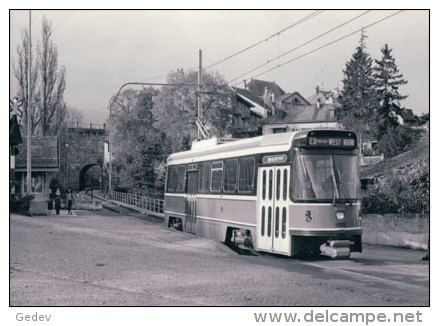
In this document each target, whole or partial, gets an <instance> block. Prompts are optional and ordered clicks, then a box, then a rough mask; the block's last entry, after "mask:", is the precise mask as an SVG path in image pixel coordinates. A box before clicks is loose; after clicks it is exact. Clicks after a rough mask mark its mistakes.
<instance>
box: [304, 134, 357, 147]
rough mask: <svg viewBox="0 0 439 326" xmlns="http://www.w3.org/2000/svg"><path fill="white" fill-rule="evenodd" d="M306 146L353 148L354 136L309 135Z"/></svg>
mask: <svg viewBox="0 0 439 326" xmlns="http://www.w3.org/2000/svg"><path fill="white" fill-rule="evenodd" d="M308 146H315V147H342V148H354V147H355V139H354V138H333V137H331V138H330V137H309V138H308Z"/></svg>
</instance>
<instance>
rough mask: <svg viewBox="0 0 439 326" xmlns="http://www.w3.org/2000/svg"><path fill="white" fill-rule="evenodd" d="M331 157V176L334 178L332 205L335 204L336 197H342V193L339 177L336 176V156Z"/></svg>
mask: <svg viewBox="0 0 439 326" xmlns="http://www.w3.org/2000/svg"><path fill="white" fill-rule="evenodd" d="M330 158H331V160H330V162H331V178H332V185H333V188H332V190H333V192H332V205H335V199H336V198H340V193H339V191H338V186H337V179H336V177H335V167H334V156H333V155H331V156H330Z"/></svg>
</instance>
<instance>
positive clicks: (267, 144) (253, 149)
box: [167, 130, 309, 165]
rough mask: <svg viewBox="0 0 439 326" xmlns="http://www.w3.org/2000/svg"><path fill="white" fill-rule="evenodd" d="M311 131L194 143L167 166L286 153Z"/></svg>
mask: <svg viewBox="0 0 439 326" xmlns="http://www.w3.org/2000/svg"><path fill="white" fill-rule="evenodd" d="M308 132H309V130H302V131H293V132H286V133H279V134H270V135H264V136H258V137H253V138H246V139H242V140H237V141H233V142H227V143H222V144H218V143H217V140H216V139H208V140H205V141H200V142H194V143H193V144H192V149H191V150H189V151H185V152H179V153H174V154H171V155H170V156H169V157H168V160H167V164H169V165H175V164H187V163H192V162H200V161H207V160H219V159H223V158H230V157H237V156H246V155H252V154H259V153H273V152H286V151H288V150H289V149H290V148H291V145H292V143H293V140H294V139H295V138H300V137H301V136H302V137H303V136H306V135H307V134H308Z"/></svg>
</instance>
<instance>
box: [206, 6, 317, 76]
mask: <svg viewBox="0 0 439 326" xmlns="http://www.w3.org/2000/svg"><path fill="white" fill-rule="evenodd" d="M324 11H325V10H316V11H314V12H312V13H311V14H309V15H308V16H305V17H304V18H302V19H300V20H298V21H297V22H294V23H293V24H291V25H289V26H287V27H285V28H283V29H282V30H280V31H279V32H276V33H274V34H272V35H270V36H268V37H266V38H264V39H263V40H261V41H258V42H256V43H253V44H252V45H249V46H247V47H246V48H244V49H242V50H240V51H237V52H235V53H233V54H231V55H229V56H228V57H226V58H224V59H221V60H218V61H216V62H214V63H212V64H211V65H209V66H207V67H206V69H210V68H212V67H214V66H216V65H219V64H220V63H223V62H225V61H227V60H230V59H231V58H233V57H236V56H237V55H240V54H242V53H244V52H246V51H248V50H250V49H252V48H254V47H256V46H258V45H259V44H262V43H264V42H267V41H268V40H269V39H271V38H273V37H276V36H279V35H280V34H281V33H283V32H285V31H287V30H289V29H291V28H293V27H295V26H298V25H300V24H302V23H304V22H306V21H308V20H310V19H311V18H314V17H315V16H317V15H320V14H321V13H323V12H324Z"/></svg>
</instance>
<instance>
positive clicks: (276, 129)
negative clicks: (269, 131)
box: [273, 127, 287, 134]
mask: <svg viewBox="0 0 439 326" xmlns="http://www.w3.org/2000/svg"><path fill="white" fill-rule="evenodd" d="M284 132H287V128H286V127H284V128H273V134H281V133H284Z"/></svg>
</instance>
